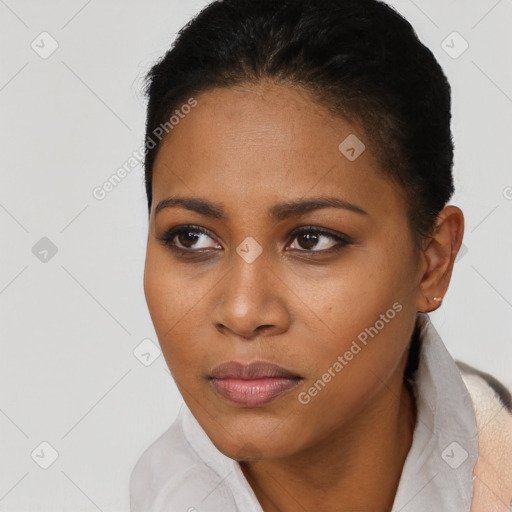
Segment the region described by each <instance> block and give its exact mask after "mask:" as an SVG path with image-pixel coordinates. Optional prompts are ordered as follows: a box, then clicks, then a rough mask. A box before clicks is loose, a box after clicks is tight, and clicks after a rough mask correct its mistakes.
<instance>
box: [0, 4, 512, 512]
mask: <svg viewBox="0 0 512 512" xmlns="http://www.w3.org/2000/svg"><path fill="white" fill-rule="evenodd" d="M204 5H205V2H204V1H200V0H186V1H185V0H182V1H178V0H168V1H162V0H153V1H151V2H143V1H142V0H137V1H130V2H122V1H120V0H107V1H101V2H100V1H99V0H92V1H91V0H89V1H84V0H72V1H69V0H68V1H66V2H65V1H64V0H60V1H58V0H51V1H46V2H39V1H36V0H32V1H29V0H0V47H1V48H2V51H1V66H0V108H1V117H0V130H1V141H2V143H1V148H2V153H1V163H0V165H1V182H0V183H1V187H0V230H1V247H2V249H1V251H0V321H1V324H0V325H1V357H0V510H1V511H5V512H15V511H41V512H43V511H44V512H56V511H70V510H73V511H74V512H82V511H96V510H100V511H104V512H107V511H116V512H118V511H127V510H129V503H128V479H129V475H130V471H131V469H132V467H133V465H134V464H135V462H136V461H137V459H138V457H139V456H140V455H141V453H142V451H143V450H144V449H145V448H146V447H147V446H148V445H149V444H150V443H151V442H152V441H153V440H154V439H156V437H158V436H159V435H160V434H161V433H162V432H163V431H164V430H165V429H166V428H167V427H168V426H169V425H170V423H171V422H172V421H173V419H174V418H175V416H176V414H177V411H178V407H179V404H180V403H181V397H180V396H179V394H178V392H177V390H176V388H175V385H174V383H173V380H172V378H171V377H170V374H169V372H168V370H167V367H166V365H165V361H164V359H163V357H162V356H161V355H160V356H159V357H156V359H155V356H156V355H158V351H156V352H155V349H152V350H149V352H148V347H151V345H150V344H149V345H142V347H141V348H140V349H139V350H138V352H137V347H138V346H139V344H140V343H141V342H142V341H143V340H145V339H147V338H149V339H150V340H152V342H153V343H154V344H156V343H157V341H156V336H155V333H154V330H153V327H152V324H151V320H150V317H149V314H148V312H147V308H146V303H145V299H144V294H143V289H142V275H143V265H144V255H145V241H146V236H147V211H146V202H145V201H146V200H145V196H144V186H143V174H142V165H138V166H137V168H136V169H134V170H133V171H132V172H131V173H130V174H129V175H128V176H127V177H126V178H125V179H124V180H123V182H122V183H121V184H119V185H118V186H117V187H116V188H115V189H114V190H113V191H112V192H110V193H109V194H108V195H107V197H106V198H105V199H103V200H101V201H100V200H97V199H95V198H94V197H93V195H92V191H93V189H94V188H95V187H97V186H101V185H102V183H104V182H105V181H106V180H107V179H108V178H109V177H110V176H111V175H112V174H113V173H114V172H115V171H116V170H117V169H118V168H119V167H121V166H122V165H123V164H124V163H125V162H126V161H127V160H128V159H129V158H130V156H132V152H133V151H135V150H137V149H138V148H139V147H140V146H141V144H142V143H143V137H144V115H145V111H144V109H145V100H144V98H143V96H142V93H141V89H140V87H141V83H142V82H141V81H142V77H143V75H144V73H145V72H146V71H147V70H148V69H149V67H150V65H151V64H152V62H153V61H154V60H155V59H156V58H157V57H159V56H160V55H161V54H162V53H163V52H164V51H165V50H166V49H167V48H168V46H169V44H170V43H171V41H172V39H173V37H174V35H175V33H176V32H177V30H178V29H179V28H180V27H181V26H182V25H183V24H184V23H185V22H186V21H188V20H189V18H190V17H191V16H192V15H193V14H194V13H195V12H197V11H198V10H199V9H200V8H201V7H203V6H204ZM393 5H395V6H396V8H397V9H398V10H399V11H400V12H401V13H403V14H404V15H405V17H406V18H407V19H408V20H409V21H410V22H411V23H412V25H413V26H414V27H415V29H416V31H417V33H418V35H419V36H420V39H421V40H422V41H423V42H424V43H425V44H426V45H427V46H428V47H429V48H431V49H432V51H433V52H434V53H435V55H436V56H437V58H438V60H439V61H440V63H441V65H442V67H443V69H444V70H445V72H446V74H447V76H448V78H449V80H450V82H451V85H452V92H453V125H452V129H453V133H454V138H455V145H456V155H455V179H456V189H457V192H456V195H455V196H454V198H453V199H452V201H451V204H456V205H458V206H459V207H461V208H462V210H463V211H464V213H465V218H466V231H465V237H464V248H463V251H464V254H462V255H461V257H460V259H459V260H458V262H457V264H456V266H455V270H454V275H453V279H452V283H451V286H450V289H449V293H448V295H447V296H446V297H445V299H444V302H443V305H442V307H441V308H440V310H438V311H437V312H436V313H433V314H431V317H432V319H433V321H434V324H435V326H436V327H437V329H438V331H439V332H440V334H441V336H442V337H443V339H444V341H445V343H446V345H447V346H448V349H449V350H450V351H451V353H452V354H453V355H454V356H455V357H456V358H460V359H462V360H464V361H466V362H468V363H469V364H473V365H476V366H478V367H479V368H481V369H483V370H485V371H488V372H491V373H493V374H494V375H496V376H497V377H498V378H500V379H502V380H503V381H505V382H506V383H507V384H509V385H512V369H511V366H512V365H511V362H512V343H511V341H512V340H511V332H512V329H511V327H512V315H511V308H512V276H511V265H510V263H511V261H512V260H511V248H512V229H511V220H512V173H511V154H510V149H511V142H512V140H511V133H512V131H511V130H512V71H511V66H510V62H511V54H512V38H511V31H510V26H512V1H511V0H501V1H497V2H496V1H495V0H481V1H472V2H467V1H462V0H459V1H453V0H452V1H450V2H445V1H440V0H435V1H434V0H428V1H421V4H420V2H419V0H416V2H413V1H411V0H403V1H399V2H393ZM43 31H46V32H48V33H49V34H51V37H52V38H54V39H55V40H56V41H57V43H58V45H59V46H58V48H57V50H56V51H55V52H54V53H53V54H52V55H50V56H49V57H47V58H46V59H43V58H42V57H41V56H40V55H39V54H38V53H36V51H35V50H34V49H33V48H32V47H31V44H32V42H33V41H35V43H34V45H38V46H36V47H38V48H39V51H43V49H44V50H45V51H48V50H49V49H50V48H51V41H50V40H49V39H44V40H43V42H41V38H42V37H47V36H40V34H41V32H43ZM454 31H456V32H458V33H459V34H460V35H461V36H462V37H463V38H464V39H465V40H466V41H467V42H468V43H469V47H468V49H467V50H466V51H465V52H464V53H462V54H461V55H460V56H458V57H457V58H453V57H452V56H450V55H448V53H447V52H446V51H445V50H444V49H443V47H442V45H443V46H444V47H445V48H447V50H448V51H450V52H452V54H454V52H455V53H459V52H460V50H461V48H463V47H462V46H461V44H463V42H462V41H461V40H460V38H459V39H457V36H453V35H451V34H452V32H454ZM447 38H448V39H447ZM443 41H445V43H443ZM450 46H451V47H452V48H451V50H450V49H449V47H450ZM43 47H44V48H43ZM43 237H47V238H48V239H50V240H51V242H52V243H53V244H55V246H56V247H57V253H56V254H55V255H54V256H53V257H50V255H51V253H49V255H48V256H47V261H46V262H44V261H41V260H40V259H39V257H43V254H44V253H40V254H39V257H36V255H35V254H34V253H33V250H32V248H33V247H34V246H35V245H36V243H38V241H39V240H40V239H41V238H43ZM36 247H38V246H36ZM43 249H44V247H43ZM39 250H42V249H41V248H39ZM466 251H467V252H466ZM36 252H37V251H36ZM145 343H146V344H148V343H150V342H148V341H146V342H145ZM134 350H135V351H136V353H138V354H139V356H140V354H141V353H144V354H147V353H149V355H145V356H140V359H139V358H137V357H136V356H135V355H134ZM144 363H145V364H144ZM149 363H151V364H149ZM42 442H47V443H49V444H50V445H51V446H52V447H53V449H54V450H55V451H56V452H57V453H58V457H57V459H56V460H55V461H54V462H53V463H52V464H51V465H50V466H49V467H48V468H47V469H43V468H42V467H40V466H41V465H47V464H49V463H51V462H52V460H53V458H54V457H53V458H52V453H53V452H52V449H51V448H49V447H48V446H47V445H41V443H42ZM31 454H32V455H31Z"/></svg>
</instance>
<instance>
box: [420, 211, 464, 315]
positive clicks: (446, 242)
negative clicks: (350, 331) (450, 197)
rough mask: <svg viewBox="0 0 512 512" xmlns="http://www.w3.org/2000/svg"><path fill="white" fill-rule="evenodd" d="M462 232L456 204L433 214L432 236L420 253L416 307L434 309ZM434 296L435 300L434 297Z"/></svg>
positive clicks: (439, 301)
mask: <svg viewBox="0 0 512 512" xmlns="http://www.w3.org/2000/svg"><path fill="white" fill-rule="evenodd" d="M463 235H464V214H463V213H462V210H461V209H460V208H457V206H445V207H444V208H443V209H442V210H441V211H440V212H439V215H438V217H437V222H436V226H435V228H434V232H433V234H432V237H431V238H430V239H429V240H428V241H427V243H426V247H425V248H424V249H423V251H422V254H421V255H420V272H421V275H420V276H419V277H420V283H419V288H418V296H417V299H416V310H417V311H422V312H424V313H429V312H430V311H434V310H436V309H437V308H438V307H439V306H440V305H441V301H442V298H443V297H444V296H445V294H446V291H447V290H448V285H449V284H450V279H451V276H452V270H453V265H454V263H455V258H456V257H457V253H458V252H459V249H460V246H461V244H462V237H463ZM434 298H435V299H434Z"/></svg>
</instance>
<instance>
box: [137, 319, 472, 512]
mask: <svg viewBox="0 0 512 512" xmlns="http://www.w3.org/2000/svg"><path fill="white" fill-rule="evenodd" d="M417 314H418V316H419V319H418V321H419V322H420V325H421V330H420V336H421V337H422V345H421V351H420V359H419V365H418V370H417V373H416V379H415V382H414V393H415V397H416V405H417V422H416V426H415V429H414V433H413V440H412V445H411V448H410V450H409V453H408V455H407V457H406V460H405V463H404V467H403V471H402V475H401V477H400V482H399V485H398V490H397V493H396V496H395V501H394V504H393V512H423V511H425V512H430V511H432V510H436V511H443V512H469V511H470V508H471V500H472V495H473V476H472V473H473V467H474V465H475V463H476V460H477V458H478V438H477V427H476V418H475V412H474V409H473V406H472V402H471V397H470V395H469V392H468V390H467V388H466V386H465V384H464V382H463V380H462V377H461V375H460V371H459V369H458V368H457V366H456V364H455V361H454V360H453V358H452V357H451V355H450V354H449V353H448V351H447V350H446V347H445V346H444V343H443V341H442V340H441V338H440V336H439V334H438V332H437V331H436V330H435V328H434V326H433V324H432V322H431V320H430V318H429V316H428V314H426V313H417ZM130 506H131V512H263V509H262V508H261V506H260V504H259V502H258V500H257V498H256V496H255V494H254V492H253V491H252V489H251V487H250V485H249V483H248V482H247V480H246V478H245V476H244V474H243V473H242V470H241V468H240V466H239V464H238V462H236V461H235V460H233V459H230V458H229V457H226V456H225V455H224V454H223V453H221V452H220V451H219V450H218V449H217V448H216V447H215V446H214V444H213V443H212V442H211V441H210V439H209V438H208V436H207V435H206V433H205V432H204V430H203V429H202V428H201V426H200V425H199V423H198V422H197V421H196V419H195V418H194V416H193V415H192V413H191V412H190V410H189V409H188V407H187V406H186V404H185V403H183V405H182V406H181V409H180V411H179V414H178V417H177V418H176V420H175V421H174V423H173V424H172V425H171V426H170V428H169V429H168V430H166V431H165V432H164V433H163V434H162V435H161V436H160V437H159V438H158V439H157V440H156V441H154V442H153V443H152V444H151V445H150V446H149V448H147V449H146V451H145V452H144V453H143V454H142V456H141V457H140V459H139V460H138V462H137V464H136V465H135V467H134V469H133V471H132V474H131V477H130Z"/></svg>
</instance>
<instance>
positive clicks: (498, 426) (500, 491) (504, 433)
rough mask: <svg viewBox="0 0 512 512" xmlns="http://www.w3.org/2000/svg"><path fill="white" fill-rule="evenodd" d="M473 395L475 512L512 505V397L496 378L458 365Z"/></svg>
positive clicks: (466, 366)
mask: <svg viewBox="0 0 512 512" xmlns="http://www.w3.org/2000/svg"><path fill="white" fill-rule="evenodd" d="M456 363H457V366H458V368H459V370H460V372H461V376H462V379H463V381H464V383H465V385H466V387H467V389H468V391H469V394H470V395H471V400H472V402H473V408H474V410H475V418H476V424H477V430H478V460H477V462H476V465H475V468H474V471H473V474H474V498H473V508H472V509H471V510H472V512H480V511H485V512H494V511H496V512H504V511H509V510H510V508H509V507H510V506H511V505H512V394H511V392H510V390H509V389H508V388H507V387H506V386H505V385H504V384H503V383H501V382H500V381H499V380H497V379H496V378H495V377H493V376H492V375H490V374H488V373H485V372H482V371H480V370H478V369H476V368H474V367H472V366H469V365H467V364H465V363H461V362H459V361H457V362H456Z"/></svg>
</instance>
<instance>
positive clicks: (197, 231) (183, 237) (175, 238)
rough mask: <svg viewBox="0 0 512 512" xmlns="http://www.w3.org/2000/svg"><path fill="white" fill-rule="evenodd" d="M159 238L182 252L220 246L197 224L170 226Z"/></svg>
mask: <svg viewBox="0 0 512 512" xmlns="http://www.w3.org/2000/svg"><path fill="white" fill-rule="evenodd" d="M159 240H160V241H161V242H162V243H163V244H164V245H166V246H168V247H170V248H171V249H173V250H176V251H178V252H180V253H182V254H183V253H191V252H195V251H196V250H197V251H198V252H199V251H200V250H205V249H206V250H208V249H217V248H218V247H220V246H219V244H217V242H215V241H214V240H213V239H212V237H211V236H210V235H209V234H208V233H207V232H206V231H205V230H204V229H203V228H200V227H198V226H179V227H177V228H172V229H170V230H169V231H167V232H166V233H164V235H162V236H161V237H160V238H159Z"/></svg>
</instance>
